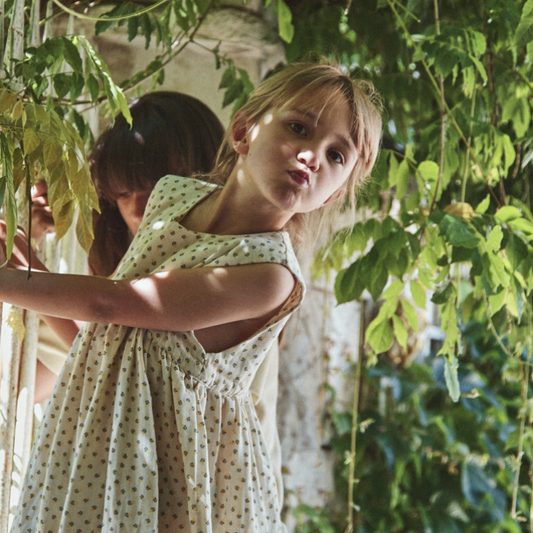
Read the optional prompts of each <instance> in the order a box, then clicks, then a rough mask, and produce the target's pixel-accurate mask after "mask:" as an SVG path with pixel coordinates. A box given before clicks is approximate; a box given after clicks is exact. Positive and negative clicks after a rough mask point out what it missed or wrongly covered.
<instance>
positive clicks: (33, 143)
mask: <svg viewBox="0 0 533 533" xmlns="http://www.w3.org/2000/svg"><path fill="white" fill-rule="evenodd" d="M40 145H41V139H40V138H39V135H37V133H36V132H35V131H34V130H32V129H29V128H27V129H25V130H24V154H25V155H28V154H31V153H32V152H34V151H35V150H37V148H39V146H40Z"/></svg>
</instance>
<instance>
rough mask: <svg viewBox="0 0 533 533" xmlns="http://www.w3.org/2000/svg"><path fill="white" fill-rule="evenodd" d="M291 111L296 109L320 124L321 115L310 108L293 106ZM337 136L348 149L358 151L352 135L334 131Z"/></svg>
mask: <svg viewBox="0 0 533 533" xmlns="http://www.w3.org/2000/svg"><path fill="white" fill-rule="evenodd" d="M291 111H294V112H296V113H298V114H300V115H303V116H304V117H306V118H308V119H309V120H311V121H313V123H314V124H315V125H316V124H318V122H319V120H320V117H319V116H317V115H315V114H314V113H313V112H311V111H309V110H308V109H301V108H300V109H299V108H297V107H296V108H293V109H291ZM334 135H335V137H337V141H338V142H339V143H340V144H341V145H342V146H343V147H344V149H346V150H354V151H355V152H357V149H356V147H355V143H354V142H353V139H352V138H351V137H346V136H345V135H342V134H341V133H337V132H334Z"/></svg>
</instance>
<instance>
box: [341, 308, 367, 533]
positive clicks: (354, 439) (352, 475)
mask: <svg viewBox="0 0 533 533" xmlns="http://www.w3.org/2000/svg"><path fill="white" fill-rule="evenodd" d="M364 318H365V317H364V305H363V300H362V299H360V300H359V350H358V354H357V364H356V366H355V383H354V396H353V407H352V409H353V412H352V435H351V446H350V457H349V476H348V526H347V528H346V531H345V533H352V532H353V530H354V524H353V491H354V485H355V457H356V451H357V427H358V414H359V395H360V393H361V373H362V372H361V370H362V366H363V347H364V345H365V342H364V325H365V320H364Z"/></svg>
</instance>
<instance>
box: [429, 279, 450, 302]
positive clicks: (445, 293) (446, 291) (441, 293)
mask: <svg viewBox="0 0 533 533" xmlns="http://www.w3.org/2000/svg"><path fill="white" fill-rule="evenodd" d="M454 295H455V287H454V286H453V284H452V283H450V282H449V281H448V282H446V283H443V284H442V285H441V286H440V287H438V288H437V290H436V291H435V292H434V293H433V296H432V297H431V301H432V302H433V303H435V304H444V303H446V302H448V301H449V300H450V299H451V298H452V297H453V296H454Z"/></svg>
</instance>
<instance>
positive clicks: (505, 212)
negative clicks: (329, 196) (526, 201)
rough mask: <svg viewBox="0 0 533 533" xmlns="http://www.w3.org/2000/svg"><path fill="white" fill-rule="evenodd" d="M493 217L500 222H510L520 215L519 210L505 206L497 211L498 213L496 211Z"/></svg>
mask: <svg viewBox="0 0 533 533" xmlns="http://www.w3.org/2000/svg"><path fill="white" fill-rule="evenodd" d="M494 216H495V217H496V218H497V219H498V220H499V221H500V222H510V221H511V220H515V219H516V218H520V217H521V216H522V213H521V212H520V209H518V208H516V207H514V206H512V205H506V206H504V207H501V208H500V209H498V211H496V214H495V215H494Z"/></svg>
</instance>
